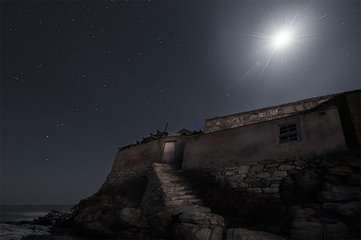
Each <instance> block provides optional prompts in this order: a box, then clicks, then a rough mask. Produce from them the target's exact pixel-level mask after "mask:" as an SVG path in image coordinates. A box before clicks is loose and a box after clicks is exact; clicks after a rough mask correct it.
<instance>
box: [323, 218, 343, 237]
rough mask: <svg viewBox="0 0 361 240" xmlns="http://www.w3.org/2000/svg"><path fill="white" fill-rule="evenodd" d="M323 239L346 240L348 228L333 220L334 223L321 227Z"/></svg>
mask: <svg viewBox="0 0 361 240" xmlns="http://www.w3.org/2000/svg"><path fill="white" fill-rule="evenodd" d="M322 227H323V229H322V230H323V236H324V239H347V238H348V232H349V229H348V227H347V226H346V225H345V224H344V223H342V222H340V221H338V220H335V222H334V223H326V224H323V225H322Z"/></svg>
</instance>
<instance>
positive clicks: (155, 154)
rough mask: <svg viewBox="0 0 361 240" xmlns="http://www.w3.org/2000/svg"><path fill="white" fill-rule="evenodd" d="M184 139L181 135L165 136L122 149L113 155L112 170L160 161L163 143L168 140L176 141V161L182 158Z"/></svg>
mask: <svg viewBox="0 0 361 240" xmlns="http://www.w3.org/2000/svg"><path fill="white" fill-rule="evenodd" d="M184 139H185V137H184V136H181V135H175V136H167V137H163V138H160V139H156V140H152V141H150V142H147V143H142V144H138V145H134V146H132V147H129V148H126V149H122V150H120V151H118V153H117V155H116V156H115V160H114V163H113V167H112V172H117V171H119V170H124V169H129V168H134V167H139V166H145V165H148V164H151V163H153V162H162V156H163V148H164V143H165V142H168V141H175V142H176V149H175V161H176V163H178V162H180V161H181V160H182V156H183V148H184Z"/></svg>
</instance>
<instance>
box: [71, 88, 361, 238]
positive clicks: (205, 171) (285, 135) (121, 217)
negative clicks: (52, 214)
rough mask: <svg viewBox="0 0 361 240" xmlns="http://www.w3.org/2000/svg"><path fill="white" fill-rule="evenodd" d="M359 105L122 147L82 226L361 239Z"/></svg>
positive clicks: (189, 234) (253, 114)
mask: <svg viewBox="0 0 361 240" xmlns="http://www.w3.org/2000/svg"><path fill="white" fill-rule="evenodd" d="M360 102H361V91H360V90H355V91H349V92H344V93H340V94H333V95H328V96H322V97H316V98H311V99H306V100H302V101H298V102H293V103H288V104H284V105H279V106H273V107H267V108H262V109H258V110H253V111H248V112H243V113H237V114H232V115H229V116H222V117H215V118H211V119H206V120H205V126H204V132H191V131H188V130H186V129H182V130H180V131H179V132H178V133H176V134H167V133H165V132H158V133H157V134H156V135H151V137H150V138H147V139H143V141H142V142H141V143H138V144H133V145H130V146H127V147H124V148H121V149H119V151H118V153H117V155H116V157H115V160H114V163H113V166H112V170H111V172H110V174H109V175H108V177H107V179H106V181H105V183H104V184H103V186H102V187H101V189H100V190H99V191H98V192H97V193H96V194H94V195H93V196H91V197H90V198H88V199H86V200H83V201H81V202H80V203H79V204H78V205H77V206H76V207H75V211H74V214H73V217H72V219H73V220H72V221H73V224H74V225H75V226H77V227H79V226H80V228H82V229H84V231H86V232H91V233H92V232H95V233H100V234H107V235H116V236H120V237H123V238H127V239H142V238H146V237H145V236H151V237H153V238H165V239H198V240H203V239H204V240H210V239H217V240H218V239H219V240H220V239H227V240H236V239H248V237H249V238H252V237H253V238H254V239H264V240H267V239H268V240H271V239H273V240H276V239H277V240H280V239H284V238H283V237H285V238H287V239H292V240H321V239H322V240H326V239H327V240H336V239H358V238H360V236H361V234H360V217H361V216H360V212H361V202H360V200H361V190H360V185H361V166H360V165H361V164H360V145H361V117H360V116H361V114H360V110H361V106H360V105H361V104H360ZM99 212H101V213H102V214H101V215H99V214H98V213H99ZM246 227H247V228H248V229H245V228H246ZM259 230H262V231H259ZM264 231H266V232H264ZM267 232H271V233H273V234H277V235H281V236H283V237H280V236H275V235H272V234H270V233H267ZM253 238H252V239H253Z"/></svg>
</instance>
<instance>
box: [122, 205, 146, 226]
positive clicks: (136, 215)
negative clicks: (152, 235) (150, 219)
mask: <svg viewBox="0 0 361 240" xmlns="http://www.w3.org/2000/svg"><path fill="white" fill-rule="evenodd" d="M119 218H120V220H121V221H122V222H123V223H124V224H126V225H130V226H139V225H140V223H141V211H140V210H139V209H136V208H128V207H125V208H123V209H122V210H121V211H120V216H119Z"/></svg>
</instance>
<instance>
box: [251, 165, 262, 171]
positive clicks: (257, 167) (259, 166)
mask: <svg viewBox="0 0 361 240" xmlns="http://www.w3.org/2000/svg"><path fill="white" fill-rule="evenodd" d="M262 170H263V165H253V166H252V167H251V169H250V172H260V171H262Z"/></svg>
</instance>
